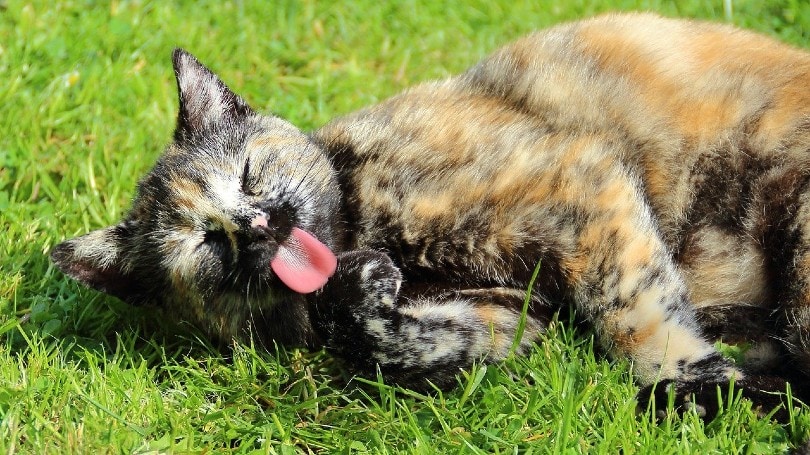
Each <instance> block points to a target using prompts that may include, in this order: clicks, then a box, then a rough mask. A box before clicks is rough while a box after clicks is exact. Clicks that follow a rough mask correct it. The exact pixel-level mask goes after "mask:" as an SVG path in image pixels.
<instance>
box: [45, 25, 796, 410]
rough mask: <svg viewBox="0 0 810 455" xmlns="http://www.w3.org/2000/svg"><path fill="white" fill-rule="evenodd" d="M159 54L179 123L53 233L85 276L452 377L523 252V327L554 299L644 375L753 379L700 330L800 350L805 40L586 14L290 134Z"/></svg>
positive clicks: (515, 313)
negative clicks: (132, 175) (288, 254)
mask: <svg viewBox="0 0 810 455" xmlns="http://www.w3.org/2000/svg"><path fill="white" fill-rule="evenodd" d="M174 61H175V71H176V73H177V76H178V85H179V88H180V99H181V109H180V116H179V120H178V129H177V132H176V133H175V143H174V144H172V145H171V146H169V148H168V149H167V151H166V153H165V154H164V156H163V157H162V158H161V160H160V161H159V163H158V164H157V165H156V167H155V168H154V169H153V171H152V172H151V173H150V174H149V175H148V176H147V177H146V178H145V179H144V180H143V181H142V183H141V185H140V187H139V195H138V197H137V198H136V200H135V203H134V205H133V209H132V212H131V213H130V214H129V215H128V216H127V217H126V218H125V220H124V222H122V224H120V225H119V226H115V227H111V228H108V229H106V230H100V231H97V232H94V233H91V234H88V235H87V236H84V237H80V238H78V239H74V240H71V241H68V242H65V243H64V244H62V245H60V246H59V247H57V249H56V250H55V252H54V259H55V261H56V262H57V264H59V265H60V267H61V268H62V269H63V270H65V271H66V272H67V273H68V274H70V275H72V276H74V277H77V278H79V279H81V280H82V281H84V282H86V283H88V284H90V285H93V286H95V287H97V288H99V289H102V290H105V291H107V292H110V293H112V294H114V295H117V296H119V297H122V298H123V299H125V300H128V301H132V302H154V303H159V304H161V305H163V306H164V307H165V308H166V313H167V314H169V315H174V316H175V317H178V318H183V319H187V320H190V321H192V322H193V323H195V324H197V325H199V326H201V327H203V328H204V329H205V330H206V332H207V333H209V334H210V335H211V336H212V337H216V338H220V339H229V338H231V337H241V338H244V337H247V336H250V335H251V334H252V336H257V337H260V338H263V339H265V340H276V341H281V342H283V343H288V344H306V343H313V344H321V343H324V344H326V345H327V346H328V347H330V348H332V349H333V350H334V351H336V352H337V353H339V354H340V355H341V356H342V357H344V358H346V360H347V361H348V362H349V363H350V364H351V365H353V366H354V367H355V368H357V369H358V370H359V371H361V372H362V373H371V372H373V371H374V369H375V368H377V367H379V368H380V371H381V372H382V373H383V375H384V376H385V377H388V378H390V379H391V380H394V381H397V382H399V383H401V384H403V385H406V386H422V385H423V384H424V380H426V379H427V380H430V381H432V382H434V383H437V384H439V385H448V384H451V383H452V382H453V375H454V374H455V373H457V372H458V371H459V368H464V367H466V366H469V365H470V364H471V363H472V362H473V361H475V360H478V359H482V358H486V359H487V360H490V361H492V360H498V359H500V358H503V357H504V356H505V355H506V354H507V353H508V351H509V349H510V347H511V346H512V343H513V339H514V337H515V329H516V327H517V325H518V321H519V319H520V309H521V306H522V303H523V299H524V295H525V289H526V286H527V284H528V282H529V278H530V276H531V274H532V271H533V269H534V268H535V266H536V265H537V264H538V263H540V274H539V278H538V281H537V284H536V286H535V288H534V289H533V292H532V296H533V298H532V303H531V305H530V308H529V312H528V318H527V321H526V330H525V332H524V336H523V339H522V340H521V345H520V348H521V349H522V348H524V347H525V346H526V345H527V343H529V342H531V341H533V340H534V339H535V337H536V335H537V334H538V333H539V332H540V331H542V329H543V327H544V324H545V323H546V322H547V321H548V319H549V318H550V316H551V314H553V312H554V311H556V310H557V309H558V308H559V307H560V306H561V305H564V304H571V305H574V307H575V308H576V310H577V313H578V315H580V316H581V317H582V318H583V319H585V320H586V321H587V322H588V323H590V324H591V326H592V327H593V328H594V330H595V333H596V336H597V339H598V341H599V343H600V344H601V345H602V346H603V347H604V348H605V349H606V351H607V352H609V353H610V354H611V355H613V356H622V357H628V358H630V359H631V360H632V361H633V365H634V373H635V374H636V376H637V378H638V380H639V382H640V383H641V384H642V385H651V384H653V383H654V382H655V381H657V380H666V381H672V382H674V383H676V384H677V385H678V387H679V390H682V391H685V392H697V393H704V392H705V394H706V397H707V399H708V400H709V401H711V397H712V394H713V393H714V390H713V388H711V390H709V388H705V390H704V387H703V386H704V385H707V384H708V385H713V384H723V383H725V382H727V381H729V380H730V379H731V378H732V377H734V378H736V380H737V381H738V382H739V383H740V384H741V385H743V387H746V386H747V387H749V389H750V390H748V392H749V396H751V397H752V398H754V399H759V398H763V397H765V398H763V399H764V400H765V401H767V394H760V393H759V387H760V385H761V381H759V380H757V379H755V377H754V376H753V375H750V374H748V373H747V372H743V371H741V370H740V369H739V368H738V367H737V366H735V365H733V364H732V363H731V362H729V361H728V360H726V359H724V358H723V357H722V356H720V354H719V353H718V352H717V351H716V349H715V347H714V346H713V344H712V340H711V339H710V338H709V335H713V336H717V335H722V336H724V337H725V339H729V338H731V339H733V340H741V339H744V340H749V341H752V342H754V343H755V344H756V345H757V348H755V349H753V350H752V351H751V352H753V353H755V354H756V355H752V356H751V357H752V358H753V357H756V356H759V357H760V358H759V359H756V360H757V361H758V362H759V364H758V365H757V366H758V367H760V368H766V369H767V368H768V366H769V361H772V360H774V359H776V357H777V355H779V354H780V353H781V352H782V351H784V352H786V353H789V354H790V355H792V356H794V357H795V359H796V360H797V362H796V369H797V370H801V371H804V372H805V373H806V372H810V341H808V337H810V287H808V285H809V284H810V283H808V279H809V278H810V202H809V201H808V197H809V196H810V190H808V186H807V183H808V180H810V55H808V54H807V53H804V52H801V51H798V50H796V49H792V48H789V47H787V46H784V45H781V44H778V43H776V42H774V41H773V40H770V39H768V38H765V37H761V36H759V35H755V34H752V33H749V32H744V31H740V30H735V29H732V28H730V27H726V26H720V25H712V24H703V23H694V22H686V21H674V20H669V19H663V18H659V17H657V16H652V15H623V16H605V17H600V18H596V19H593V20H590V21H584V22H579V23H574V24H567V25H563V26H558V27H555V28H553V29H551V30H548V31H545V32H540V33H537V34H534V35H530V36H528V37H526V38H523V39H521V40H519V41H517V42H515V43H513V44H511V45H509V46H507V47H505V48H503V49H501V50H500V51H498V52H496V53H495V54H493V55H492V56H490V57H489V58H487V59H485V60H484V61H482V62H481V63H479V64H478V65H476V66H475V67H473V68H472V69H470V70H469V71H468V72H466V73H464V74H462V75H459V76H457V77H455V78H452V79H449V80H446V81H441V82H430V83H426V84H423V85H419V86H417V87H414V88H412V89H410V90H408V91H406V92H404V93H402V94H400V95H398V96H396V97H394V98H391V99H389V100H387V101H384V102H382V103H380V104H379V105H376V106H373V107H370V108H367V109H364V110H361V111H359V112H356V113H353V114H350V115H348V116H346V117H343V118H339V119H336V120H334V121H333V122H331V123H329V124H328V125H326V126H324V127H323V128H321V129H319V130H318V131H316V132H314V133H313V134H312V135H310V136H306V135H304V134H302V133H300V132H298V131H297V130H296V129H295V128H294V127H292V126H291V125H289V124H288V123H286V122H284V121H282V120H280V119H277V118H274V117H262V116H259V115H257V114H255V113H253V112H252V111H251V110H250V108H249V107H247V105H246V104H245V103H244V102H243V101H242V100H241V99H240V98H238V97H237V96H236V95H234V94H233V93H231V92H230V91H229V90H228V89H227V88H226V87H225V86H224V85H223V84H222V83H221V82H220V81H219V80H218V79H217V78H216V77H215V76H214V75H213V74H211V73H210V72H208V71H207V70H205V69H204V68H203V67H202V66H201V65H200V64H199V63H198V62H196V60H194V59H193V57H191V56H190V55H188V54H185V53H183V52H182V51H178V52H176V53H175V59H174ZM296 228H300V230H303V231H306V232H309V233H311V234H312V235H314V237H315V238H317V239H318V240H320V242H322V243H324V244H325V245H327V246H328V247H329V248H331V249H332V250H333V251H335V252H336V253H337V257H338V265H337V271H336V272H335V275H334V276H332V277H331V279H329V281H328V282H327V283H326V285H325V287H324V288H323V289H322V290H320V291H317V292H314V293H309V294H306V295H302V294H300V293H296V292H293V291H291V290H290V289H288V286H286V285H285V284H283V283H282V281H284V282H285V283H287V281H285V280H280V279H279V278H278V277H277V276H276V274H274V273H273V271H271V269H270V267H268V264H269V263H270V261H271V260H272V259H273V258H274V256H275V255H276V254H277V250H278V249H279V248H280V245H281V248H284V246H283V245H285V242H287V241H288V240H287V239H289V238H294V239H295V241H299V240H300V241H302V242H306V240H305V239H304V238H301V239H299V237H298V235H299V234H296V232H298V231H297V230H296ZM291 232H292V234H291ZM313 329H314V330H313ZM777 340H781V341H784V346H783V345H782V344H780V343H779V342H778V341H777ZM659 398H660V396H659Z"/></svg>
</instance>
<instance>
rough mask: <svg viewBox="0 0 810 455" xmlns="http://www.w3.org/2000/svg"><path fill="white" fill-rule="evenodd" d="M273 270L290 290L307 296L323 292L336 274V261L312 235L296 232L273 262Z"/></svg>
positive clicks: (300, 230) (293, 231) (298, 230)
mask: <svg viewBox="0 0 810 455" xmlns="http://www.w3.org/2000/svg"><path fill="white" fill-rule="evenodd" d="M270 267H271V268H272V269H273V272H275V273H276V276H278V277H279V279H280V280H281V281H283V282H284V284H286V285H287V287H289V288H290V289H292V290H293V291H295V292H299V293H301V294H308V293H310V292H314V291H317V290H318V289H320V288H322V287H323V285H324V284H326V280H328V279H329V277H331V276H332V274H333V273H335V267H337V258H335V254H334V253H332V251H331V250H330V249H329V247H327V246H326V245H324V244H323V243H321V242H320V241H319V240H318V239H316V238H315V237H313V236H312V234H310V233H309V232H306V231H304V230H302V229H298V228H293V230H292V234H291V236H290V238H289V239H288V240H287V242H286V243H285V244H284V245H281V246H280V247H279V249H278V253H276V257H274V258H273V260H272V261H270Z"/></svg>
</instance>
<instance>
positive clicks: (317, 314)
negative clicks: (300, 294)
mask: <svg viewBox="0 0 810 455" xmlns="http://www.w3.org/2000/svg"><path fill="white" fill-rule="evenodd" d="M401 284H402V273H401V272H400V271H399V269H398V268H397V267H396V265H394V263H393V262H392V261H391V258H389V257H388V255H386V254H385V253H381V252H379V251H373V250H357V251H349V252H345V253H342V254H340V255H338V264H337V270H336V271H335V274H334V275H333V276H332V278H331V279H330V280H329V281H328V282H327V283H326V285H325V286H324V287H323V289H321V290H320V291H318V292H315V293H313V294H310V295H309V296H307V299H308V301H309V304H310V318H311V319H312V323H313V326H314V327H315V330H316V331H317V332H318V333H319V334H320V335H321V336H322V337H323V338H324V339H325V340H326V341H330V340H334V339H335V337H341V336H343V335H344V334H345V335H350V334H355V335H356V334H358V330H360V331H365V330H367V327H366V326H367V325H368V322H369V321H373V320H378V319H380V318H381V317H385V316H384V315H383V314H381V313H387V312H389V311H390V310H391V309H392V307H393V306H394V304H395V302H396V299H397V294H398V293H399V287H400V285H401Z"/></svg>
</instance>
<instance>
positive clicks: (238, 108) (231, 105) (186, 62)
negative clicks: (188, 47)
mask: <svg viewBox="0 0 810 455" xmlns="http://www.w3.org/2000/svg"><path fill="white" fill-rule="evenodd" d="M172 63H173V65H174V74H175V76H176V77H177V91H178V94H179V98H180V111H179V113H178V115H177V130H176V131H175V136H182V135H184V134H187V133H192V132H194V131H199V130H203V129H206V128H207V127H209V126H211V125H213V124H215V123H217V122H221V121H223V120H235V119H238V118H240V117H245V116H248V115H250V114H252V113H253V110H252V109H251V108H250V106H248V104H247V103H246V102H245V100H243V99H242V98H240V97H239V95H237V94H235V93H234V92H232V91H231V89H229V88H228V86H227V85H225V83H224V82H222V81H221V80H220V79H219V78H218V77H217V76H216V75H215V74H214V73H212V72H211V70H209V69H208V68H206V67H205V66H203V64H202V63H200V62H199V61H198V60H197V59H196V58H195V57H194V56H193V55H191V54H189V53H188V52H186V51H184V50H183V49H179V48H178V49H175V50H174V52H173V53H172Z"/></svg>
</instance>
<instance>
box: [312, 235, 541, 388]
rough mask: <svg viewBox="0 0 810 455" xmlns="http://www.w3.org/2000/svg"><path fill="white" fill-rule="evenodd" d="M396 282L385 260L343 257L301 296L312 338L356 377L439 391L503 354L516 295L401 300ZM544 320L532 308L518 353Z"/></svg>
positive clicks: (516, 313) (514, 320)
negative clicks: (305, 303) (316, 337)
mask: <svg viewBox="0 0 810 455" xmlns="http://www.w3.org/2000/svg"><path fill="white" fill-rule="evenodd" d="M401 280H402V276H401V274H400V271H399V270H398V269H397V268H396V266H395V265H394V264H393V263H392V262H391V260H390V259H389V258H388V256H387V255H385V254H383V253H380V252H377V251H368V250H362V251H351V252H347V253H343V254H341V255H339V256H338V268H337V271H336V273H335V275H334V276H333V277H332V278H331V279H330V280H329V282H328V283H327V284H326V286H325V287H324V288H323V289H322V290H321V291H319V292H317V293H315V294H312V295H310V296H309V297H308V300H309V303H310V319H311V321H312V324H313V327H314V328H315V330H316V332H317V333H318V334H319V335H320V336H321V337H322V339H323V340H324V342H325V344H326V346H327V348H328V349H330V350H331V351H332V352H334V353H336V354H337V355H339V356H340V357H342V358H343V359H345V361H346V362H347V363H348V364H349V365H350V366H351V367H352V368H353V369H354V370H355V371H356V372H357V373H359V374H361V375H365V376H370V377H373V376H374V374H375V372H376V370H377V368H379V371H380V372H381V373H382V375H383V377H384V379H385V380H386V381H389V382H391V383H396V384H398V385H401V386H404V387H410V388H414V389H426V388H429V387H430V384H432V385H435V386H438V387H443V388H444V387H450V386H452V385H454V384H455V376H456V375H457V374H458V373H459V372H460V371H461V370H462V369H464V368H468V367H469V366H471V365H472V364H473V362H475V361H477V360H485V361H494V360H500V359H502V358H504V357H505V356H506V355H507V354H508V352H509V350H510V348H511V346H512V341H513V340H514V339H515V333H516V330H517V327H518V324H519V321H520V308H521V305H522V302H523V296H524V295H525V293H524V292H523V291H520V290H516V289H506V288H492V289H473V290H463V291H459V290H449V289H448V290H445V291H435V290H434V292H433V293H431V294H430V295H429V296H420V295H413V296H409V297H408V298H405V297H403V296H401V295H400V284H401V282H402V281H401ZM405 286H406V287H407V284H406V285H405ZM536 306H538V307H540V306H542V305H541V304H540V303H539V302H537V305H536ZM543 309H545V308H541V310H543ZM550 314H551V311H550V310H549V311H547V312H545V311H538V310H537V309H535V311H534V312H533V313H532V315H530V316H526V319H525V326H524V332H523V333H524V335H523V338H522V339H521V343H520V344H519V345H518V346H517V347H518V349H520V350H522V349H525V348H526V346H527V345H528V344H529V343H530V342H531V341H532V340H533V339H535V337H536V336H537V334H538V332H539V331H540V330H542V329H543V328H544V327H545V322H547V316H550Z"/></svg>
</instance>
